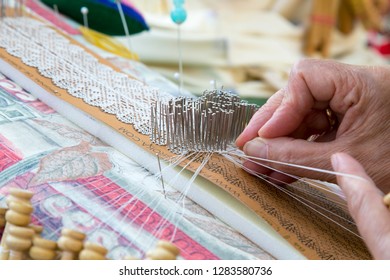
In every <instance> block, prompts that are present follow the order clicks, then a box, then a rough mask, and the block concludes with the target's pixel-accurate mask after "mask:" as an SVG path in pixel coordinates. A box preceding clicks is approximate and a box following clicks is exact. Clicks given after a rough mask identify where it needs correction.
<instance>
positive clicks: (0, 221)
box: [0, 207, 8, 230]
mask: <svg viewBox="0 0 390 280" xmlns="http://www.w3.org/2000/svg"><path fill="white" fill-rule="evenodd" d="M7 210H8V209H7V208H3V207H0V230H1V229H3V228H4V227H5V213H6V212H7Z"/></svg>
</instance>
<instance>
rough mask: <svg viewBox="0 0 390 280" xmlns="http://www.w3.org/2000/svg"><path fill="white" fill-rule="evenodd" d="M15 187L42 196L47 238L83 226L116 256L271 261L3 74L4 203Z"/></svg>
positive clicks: (0, 177) (37, 202)
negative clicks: (173, 254) (163, 253)
mask: <svg viewBox="0 0 390 280" xmlns="http://www.w3.org/2000/svg"><path fill="white" fill-rule="evenodd" d="M114 62H115V60H114ZM119 62H120V61H118V63H119ZM122 63H123V62H122ZM127 68H128V69H130V68H133V69H142V68H141V67H139V65H138V66H137V65H135V66H134V67H131V66H130V65H128V67H127ZM129 71H130V70H129ZM139 75H141V76H142V73H139ZM147 75H148V78H145V79H144V80H154V81H156V80H158V81H159V84H160V86H162V83H161V79H160V78H151V77H150V75H152V74H151V72H148V73H147ZM156 76H157V75H156ZM167 86H171V85H170V84H169V83H167ZM156 164H157V161H156ZM10 187H16V188H23V189H29V190H32V191H33V192H34V193H35V195H34V197H33V201H32V202H33V205H34V209H35V210H34V213H33V222H34V223H36V224H41V225H43V226H44V232H43V235H44V237H46V238H49V239H52V240H57V239H58V238H59V235H60V231H61V229H62V228H63V227H67V228H73V229H77V230H80V231H83V232H84V233H86V234H87V239H88V240H89V241H93V242H98V243H100V244H102V245H104V246H105V247H106V248H107V249H108V250H109V254H108V257H109V258H111V259H122V258H123V257H125V256H129V255H132V256H135V257H139V258H142V257H143V255H144V253H145V252H146V251H148V250H149V249H151V248H153V246H154V244H155V242H156V241H157V240H159V239H165V240H170V241H172V242H173V243H174V244H175V245H176V246H178V247H179V248H180V249H181V258H183V259H209V260H212V259H271V258H272V256H270V255H269V254H267V253H266V252H264V251H263V250H262V249H261V248H258V247H257V246H256V245H254V244H253V243H252V242H250V241H249V240H247V239H246V238H245V237H243V236H242V235H240V234H239V233H238V232H236V231H235V230H233V229H232V228H230V227H228V226H227V225H225V224H224V223H222V222H221V221H219V220H218V219H217V218H216V217H214V216H212V215H211V214H210V213H208V212H207V211H206V210H204V209H203V208H201V207H200V206H199V205H197V204H195V203H194V202H192V201H191V200H189V199H187V198H185V197H183V196H182V194H181V193H179V192H177V191H176V190H175V189H173V188H171V187H170V186H169V185H165V191H166V193H163V189H162V186H161V182H160V179H159V178H157V177H155V176H153V175H152V174H150V173H149V172H148V171H146V170H145V169H144V168H143V167H142V166H139V165H138V164H136V163H135V162H134V161H132V160H130V159H129V158H127V157H125V156H124V155H123V154H121V153H119V152H118V151H116V150H115V149H113V148H112V147H109V146H107V145H106V144H105V143H102V142H101V141H100V140H99V139H96V138H95V137H94V136H92V135H90V134H88V133H86V132H85V131H83V130H81V129H80V128H79V127H77V126H76V125H75V124H73V123H70V122H69V121H68V120H66V119H65V118H63V117H62V116H60V115H59V114H57V113H56V112H54V111H53V110H52V109H51V108H49V107H47V106H46V105H45V104H43V103H42V102H40V101H39V100H37V99H36V98H35V97H33V96H32V95H31V94H29V93H27V92H26V91H24V90H23V89H22V88H21V87H19V86H18V85H17V84H15V83H14V82H12V81H10V80H9V79H7V78H6V77H4V76H3V75H1V74H0V205H1V204H4V203H5V197H6V195H7V192H8V189H9V188H10Z"/></svg>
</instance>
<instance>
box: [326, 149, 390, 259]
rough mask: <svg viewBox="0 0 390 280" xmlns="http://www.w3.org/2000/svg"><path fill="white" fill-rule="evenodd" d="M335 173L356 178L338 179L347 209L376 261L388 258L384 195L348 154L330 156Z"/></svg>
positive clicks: (389, 222)
mask: <svg viewBox="0 0 390 280" xmlns="http://www.w3.org/2000/svg"><path fill="white" fill-rule="evenodd" d="M332 165H333V168H334V170H335V171H337V172H341V173H347V174H351V175H354V176H358V177H360V178H361V179H358V178H352V177H345V176H338V177H337V182H338V184H339V185H340V187H341V188H342V189H343V192H344V194H345V196H346V199H347V202H348V209H349V212H350V214H351V215H352V218H353V219H354V220H355V222H356V225H357V227H358V229H359V232H360V234H361V236H362V237H363V239H364V241H365V243H366V245H367V247H368V249H369V250H370V252H371V254H372V256H373V257H374V258H375V259H390V209H388V208H387V207H386V206H385V205H384V203H383V194H382V193H381V191H379V189H378V188H377V187H376V186H375V184H374V182H373V181H372V180H371V179H370V177H368V176H367V174H366V173H365V171H364V169H363V167H362V166H361V165H360V164H359V163H358V162H357V161H356V160H354V159H353V158H352V157H350V156H348V155H347V154H335V155H333V156H332Z"/></svg>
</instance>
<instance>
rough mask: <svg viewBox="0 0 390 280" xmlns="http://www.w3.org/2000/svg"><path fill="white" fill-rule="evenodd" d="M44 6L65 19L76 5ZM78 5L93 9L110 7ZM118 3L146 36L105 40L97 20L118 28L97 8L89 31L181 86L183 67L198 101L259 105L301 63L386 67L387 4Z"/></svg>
mask: <svg viewBox="0 0 390 280" xmlns="http://www.w3.org/2000/svg"><path fill="white" fill-rule="evenodd" d="M42 2H44V3H45V4H46V5H47V6H49V7H51V8H53V9H54V10H56V11H57V13H58V12H59V13H61V14H62V13H63V12H64V13H65V14H66V8H67V6H70V5H71V2H74V1H70V0H68V1H59V0H51V1H50V0H44V1H42ZM62 2H63V3H62ZM76 2H78V3H79V5H86V6H88V5H91V3H93V2H98V3H104V2H110V1H103V0H95V1H92V0H89V1H85V0H84V1H76ZM111 4H112V5H113V6H114V4H115V1H111ZM121 4H122V6H123V7H129V8H131V9H133V10H134V11H136V12H137V13H138V14H139V15H140V17H141V20H142V21H144V24H145V26H144V28H143V29H141V30H137V31H134V32H131V30H130V33H132V34H129V33H128V34H127V35H129V36H126V34H115V32H112V34H108V33H110V32H107V31H104V30H103V31H102V30H99V26H97V27H96V28H95V27H94V26H93V21H94V19H95V21H96V19H97V23H96V24H98V23H99V24H100V25H101V26H100V27H102V26H103V27H110V25H113V21H105V20H102V19H101V17H100V15H99V13H98V12H96V11H93V12H92V10H93V9H92V7H89V9H90V10H89V13H88V15H87V16H88V20H89V23H90V26H89V28H91V29H96V30H97V31H100V32H104V33H105V34H106V35H109V36H111V37H112V38H115V40H118V42H121V43H122V44H123V45H124V46H127V47H128V48H130V49H131V51H132V52H133V53H134V54H136V56H137V57H138V61H140V62H141V63H142V64H144V65H146V66H147V67H148V68H149V69H151V70H153V71H155V72H157V73H159V74H161V75H163V76H164V77H165V78H167V79H169V80H171V81H172V83H174V84H180V82H179V80H180V78H178V73H180V69H179V68H180V64H181V63H182V67H183V68H182V75H181V78H182V83H183V84H182V87H183V90H185V91H188V92H190V93H192V94H195V95H200V94H201V93H202V92H203V91H204V90H205V89H209V88H210V87H218V88H219V87H223V88H224V89H226V90H229V91H231V92H234V93H236V94H238V95H240V96H241V97H242V98H245V99H247V100H249V101H251V102H255V103H258V104H262V103H264V101H265V100H266V99H267V98H268V97H269V96H271V95H272V94H273V93H274V92H275V91H277V90H278V89H280V88H281V87H283V86H284V85H285V84H286V81H287V79H288V74H289V71H290V68H291V66H292V65H293V64H294V63H295V62H297V61H298V60H299V59H301V58H304V57H313V58H319V59H334V60H337V61H340V62H345V63H350V64H361V65H380V64H387V63H388V59H387V58H388V54H389V53H390V50H389V49H388V48H389V47H388V44H389V43H388V36H387V35H388V31H389V30H388V29H389V27H388V17H389V1H388V0H245V1H240V0H185V1H184V0H181V1H180V0H123V1H121ZM178 7H179V8H180V9H184V12H185V15H186V18H185V20H184V21H183V22H182V23H180V24H178V23H176V22H174V20H173V18H172V16H171V13H172V11H174V10H175V9H177V8H178ZM69 10H70V11H71V12H69V13H68V14H66V16H67V17H73V18H78V20H79V24H80V25H82V24H84V25H85V17H84V22H82V17H81V13H80V9H76V8H74V7H72V8H71V9H69ZM125 12H126V11H125ZM84 16H86V15H84ZM115 17H116V18H117V19H119V15H117V14H116V15H115ZM132 20H133V21H132ZM134 20H135V19H134V17H133V18H131V16H130V21H128V28H130V29H131V28H132V27H133V28H134V27H135V24H136V23H135V22H134ZM136 20H138V21H139V20H140V18H137V19H136ZM120 28H122V27H121V26H120ZM102 55H103V56H105V57H106V58H110V56H111V55H112V57H114V56H115V55H114V54H110V52H103V53H102ZM180 61H181V63H180ZM319 78H321V77H319ZM173 87H174V86H173Z"/></svg>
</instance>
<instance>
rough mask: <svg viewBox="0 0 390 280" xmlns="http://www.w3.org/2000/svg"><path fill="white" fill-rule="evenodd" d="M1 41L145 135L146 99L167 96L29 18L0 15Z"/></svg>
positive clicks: (72, 91) (147, 120)
mask: <svg viewBox="0 0 390 280" xmlns="http://www.w3.org/2000/svg"><path fill="white" fill-rule="evenodd" d="M0 47H2V48H4V49H6V51H7V52H8V53H10V54H11V55H13V56H16V57H18V58H20V59H21V60H22V61H23V63H25V64H26V65H28V66H32V67H35V68H36V69H37V70H38V71H39V73H40V74H41V75H42V76H44V77H46V78H49V79H51V80H52V81H53V83H54V84H55V85H56V86H58V87H60V88H62V89H64V90H66V91H67V92H68V93H69V94H71V95H72V96H74V97H77V98H80V99H82V100H83V101H84V102H85V103H87V104H89V105H92V106H95V107H99V108H101V109H102V110H103V111H104V112H107V113H110V114H114V115H115V116H116V117H117V118H118V119H119V120H120V121H122V122H124V123H128V124H132V125H133V126H134V128H135V129H136V130H137V131H138V132H140V133H142V134H145V135H150V132H151V131H150V127H151V126H150V119H151V113H150V111H151V109H150V108H151V105H152V104H154V103H155V102H156V101H157V100H158V101H162V100H169V99H171V98H172V96H171V95H169V94H168V93H165V92H162V91H159V90H157V89H156V88H153V87H150V86H147V85H145V84H143V83H142V82H140V81H138V80H135V79H132V78H130V77H129V76H127V75H125V74H123V73H120V72H117V71H115V70H114V69H113V68H111V67H109V66H107V65H105V64H102V63H101V62H99V60H98V59H97V58H96V57H94V56H93V55H91V54H90V53H88V52H86V51H85V50H84V49H83V48H82V47H80V46H78V45H76V44H74V43H72V42H71V41H70V40H68V39H67V38H66V37H64V36H62V35H61V34H59V33H58V32H56V31H55V30H54V29H52V28H50V27H49V26H48V25H46V24H44V23H42V22H39V21H37V20H34V19H31V18H26V17H17V18H3V19H2V20H1V21H0Z"/></svg>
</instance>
